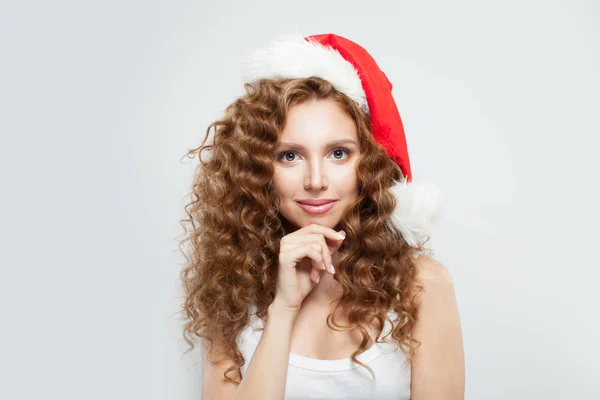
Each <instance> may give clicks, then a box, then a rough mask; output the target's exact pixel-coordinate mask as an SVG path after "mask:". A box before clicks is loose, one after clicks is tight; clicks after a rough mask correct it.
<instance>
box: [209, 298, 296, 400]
mask: <svg viewBox="0 0 600 400" xmlns="http://www.w3.org/2000/svg"><path fill="white" fill-rule="evenodd" d="M268 316H269V317H268V318H267V322H266V324H265V329H264V331H263V334H262V337H261V339H260V341H259V343H258V346H257V348H256V350H255V352H254V355H253V356H252V359H251V360H250V364H249V365H248V369H247V370H246V374H245V376H244V378H243V379H242V377H241V375H240V374H239V371H238V375H237V376H234V377H233V379H235V380H241V383H240V384H239V385H238V386H237V387H235V386H234V385H233V384H231V383H229V382H226V381H225V379H224V377H223V373H224V372H225V371H226V370H227V369H228V368H229V367H230V366H232V365H234V363H233V361H232V360H229V359H219V360H216V362H215V363H211V362H210V361H208V359H207V357H206V354H203V356H202V399H204V400H222V399H230V400H245V399H267V400H269V399H276V400H280V399H283V396H284V393H285V383H286V378H287V367H288V360H289V353H290V345H291V344H290V342H291V337H292V328H293V325H294V322H295V320H296V316H297V311H292V310H289V309H284V308H282V307H279V306H278V305H277V304H276V303H273V304H271V305H270V306H269V311H268ZM211 339H213V340H214V341H215V342H216V344H217V346H218V343H219V340H218V337H216V336H215V335H213V336H211ZM203 343H204V346H203V348H202V351H203V352H204V353H206V351H207V343H206V342H204V340H203ZM217 348H218V347H217ZM246 362H248V360H246Z"/></svg>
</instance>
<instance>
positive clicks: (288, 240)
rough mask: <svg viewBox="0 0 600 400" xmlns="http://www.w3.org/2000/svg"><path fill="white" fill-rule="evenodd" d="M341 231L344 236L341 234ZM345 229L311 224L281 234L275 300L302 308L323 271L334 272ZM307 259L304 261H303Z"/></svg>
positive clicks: (292, 306) (294, 308)
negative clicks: (337, 229)
mask: <svg viewBox="0 0 600 400" xmlns="http://www.w3.org/2000/svg"><path fill="white" fill-rule="evenodd" d="M340 234H341V236H340ZM344 237H345V232H344V231H340V232H339V233H338V232H336V231H335V230H333V229H331V228H326V227H324V226H321V225H318V224H310V225H308V226H306V227H304V228H300V229H298V230H297V231H295V232H292V233H290V234H288V235H285V236H284V237H283V238H281V242H280V246H279V267H278V271H277V287H276V290H275V300H274V301H277V302H278V304H279V305H280V306H282V307H284V308H289V309H292V310H299V309H300V306H301V305H302V301H303V300H304V298H305V297H306V296H307V295H308V293H310V291H311V290H312V289H313V287H315V285H316V284H317V282H318V281H319V278H320V276H321V271H326V272H329V273H331V274H333V273H335V271H334V270H333V264H332V255H333V254H334V253H335V252H336V251H337V250H338V249H339V248H340V246H341V245H342V243H343V240H344ZM303 260H305V261H308V262H301V261H303Z"/></svg>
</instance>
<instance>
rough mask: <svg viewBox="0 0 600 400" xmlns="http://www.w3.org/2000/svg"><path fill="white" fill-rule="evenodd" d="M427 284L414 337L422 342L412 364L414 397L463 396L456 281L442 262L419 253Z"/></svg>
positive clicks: (417, 399) (450, 398) (450, 399)
mask: <svg viewBox="0 0 600 400" xmlns="http://www.w3.org/2000/svg"><path fill="white" fill-rule="evenodd" d="M417 270H418V279H419V280H420V282H421V283H422V284H423V286H424V287H425V289H424V291H423V292H422V295H421V298H420V300H421V302H420V305H419V315H418V317H417V322H416V323H415V327H414V329H413V333H412V337H413V338H414V339H416V340H418V341H420V342H421V346H420V347H419V348H418V349H417V350H416V352H415V359H414V360H413V363H412V365H411V376H412V377H411V399H412V400H424V399H427V400H434V399H447V400H459V399H461V400H462V399H464V392H465V361H464V351H463V341H462V330H461V325H460V318H459V313H458V307H457V304H456V295H455V292H454V284H453V281H452V277H451V275H450V273H449V272H448V270H447V269H446V268H445V267H444V266H443V265H442V264H440V263H439V262H437V261H435V260H433V259H431V258H429V257H426V256H420V257H419V258H418V260H417Z"/></svg>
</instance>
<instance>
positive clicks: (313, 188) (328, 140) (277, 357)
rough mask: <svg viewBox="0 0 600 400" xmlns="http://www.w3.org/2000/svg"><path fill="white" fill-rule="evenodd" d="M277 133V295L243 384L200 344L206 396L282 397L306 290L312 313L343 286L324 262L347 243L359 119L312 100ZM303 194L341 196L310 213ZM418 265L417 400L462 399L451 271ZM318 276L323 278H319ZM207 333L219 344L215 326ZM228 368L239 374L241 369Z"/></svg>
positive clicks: (427, 261)
mask: <svg viewBox="0 0 600 400" xmlns="http://www.w3.org/2000/svg"><path fill="white" fill-rule="evenodd" d="M341 140H344V141H345V142H346V143H345V144H344V145H343V146H339V145H332V144H333V143H336V142H338V143H339V141H341ZM280 142H281V146H280V147H279V150H280V153H279V154H278V159H277V162H276V163H275V176H274V183H275V189H276V191H277V193H278V195H279V198H280V212H281V214H282V215H283V217H284V218H285V219H286V221H284V222H285V223H284V226H285V228H286V231H287V232H290V233H287V234H286V235H284V236H283V237H282V239H281V246H280V253H279V265H278V276H277V286H276V296H275V300H274V302H273V303H272V304H271V305H270V306H269V309H268V319H267V322H266V324H265V329H264V332H263V334H262V337H261V340H260V342H259V344H258V347H257V349H256V351H255V353H254V356H253V357H252V359H251V360H250V363H249V365H248V369H247V371H246V374H245V376H244V378H243V379H242V380H241V384H240V385H239V386H238V387H237V388H236V387H235V386H234V385H232V384H230V383H226V382H224V379H223V373H224V371H225V370H226V369H227V368H228V367H229V366H231V365H233V363H232V361H231V360H227V359H222V360H220V362H218V363H216V364H212V363H210V362H208V360H206V347H205V346H202V347H201V349H202V351H203V357H202V370H203V375H202V376H203V378H202V398H203V399H204V400H212V399H215V400H217V399H218V400H221V399H277V400H281V399H283V396H284V392H285V380H286V376H287V367H288V361H289V352H290V347H291V337H292V333H293V332H294V325H295V322H296V320H297V318H298V315H299V314H300V311H302V312H303V313H304V312H305V311H306V310H305V308H303V307H302V304H303V301H304V300H305V299H306V300H309V299H307V297H310V304H311V311H309V313H312V312H314V313H315V314H314V316H315V317H317V315H319V316H320V315H323V313H322V312H321V310H326V309H329V306H330V304H331V301H332V300H334V299H335V296H337V295H339V286H338V285H339V284H338V283H337V282H336V281H335V280H334V279H333V276H332V273H331V271H330V270H328V268H329V265H330V264H331V263H332V262H333V264H334V266H335V265H337V263H336V259H335V252H336V251H337V250H338V249H339V246H341V244H342V243H343V240H342V239H340V238H339V237H338V236H337V235H338V232H337V231H336V230H335V228H336V226H337V224H338V223H339V220H340V218H341V215H342V213H343V210H344V208H345V206H346V205H347V204H349V202H350V201H352V200H353V199H354V198H355V197H356V196H357V194H358V180H357V176H356V171H355V163H356V156H357V155H358V152H359V148H358V135H357V132H356V128H355V126H354V123H353V121H352V119H351V118H350V117H349V116H348V115H346V114H345V113H344V112H343V111H342V110H341V109H340V108H339V107H338V106H337V104H336V103H334V102H333V101H330V100H319V101H309V102H305V103H301V104H298V105H295V106H294V107H292V108H291V109H290V111H289V114H288V120H287V122H286V126H285V127H284V130H283V131H282V133H281V137H280ZM352 142H353V143H352ZM290 143H293V145H290ZM297 145H300V146H297ZM279 156H281V157H279ZM304 198H333V199H336V200H337V204H336V205H335V206H334V207H333V208H332V209H331V210H330V211H328V212H327V213H324V214H319V215H314V214H307V213H306V212H305V211H304V210H302V209H301V208H300V207H299V206H298V205H297V203H296V201H297V200H299V199H304ZM340 233H343V232H340ZM416 266H417V279H418V280H419V281H420V282H421V283H422V284H423V285H424V286H425V291H424V292H423V293H422V295H421V297H420V301H421V303H420V306H419V307H420V308H419V317H418V320H417V322H416V324H415V327H414V329H413V333H412V335H413V338H415V339H417V340H419V341H420V342H421V343H422V345H421V347H419V348H418V349H417V351H416V353H415V359H414V362H413V363H412V364H411V375H412V377H411V399H412V400H425V399H427V400H430V399H433V400H435V399H449V400H457V399H464V380H465V376H464V374H465V372H464V355H463V344H462V332H461V326H460V318H459V314H458V308H457V304H456V298H455V292H454V285H453V282H452V278H451V276H450V273H449V272H448V270H447V269H446V268H445V267H444V266H443V265H442V264H441V263H439V262H438V261H436V260H434V259H432V258H429V257H426V256H424V255H421V256H419V257H418V259H417V261H416ZM318 277H320V278H322V279H320V280H319V282H318V283H315V282H316V280H317V278H318ZM304 303H305V304H306V301H304ZM319 309H320V310H319ZM312 310H315V311H312ZM312 316H313V315H312V314H311V315H306V314H305V315H303V317H309V319H310V318H312ZM211 337H212V338H213V340H215V343H217V344H218V343H219V335H218V333H216V332H215V333H212V334H211ZM202 342H203V344H204V345H206V343H205V342H204V341H202ZM246 362H248V360H246ZM267 371H268V372H267ZM265 374H268V377H269V378H268V379H266V378H265V376H266V375H265ZM230 376H233V378H234V379H238V380H239V379H241V376H240V375H239V373H238V374H237V376H235V374H230Z"/></svg>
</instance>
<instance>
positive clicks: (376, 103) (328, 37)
mask: <svg viewBox="0 0 600 400" xmlns="http://www.w3.org/2000/svg"><path fill="white" fill-rule="evenodd" d="M245 67H246V71H245V80H246V81H247V82H254V81H257V80H260V79H281V78H309V77H319V78H322V79H325V80H327V81H329V82H330V83H331V84H332V85H333V86H334V87H335V88H336V90H338V91H340V92H342V93H344V94H345V95H347V96H348V97H350V98H351V99H352V100H354V101H355V102H356V104H358V105H359V107H360V108H361V109H362V110H363V111H364V112H366V113H367V114H368V115H369V116H370V119H371V126H372V134H373V137H374V139H375V141H376V142H377V143H379V144H380V145H381V146H383V148H384V149H385V150H386V152H387V154H388V155H389V156H390V158H391V159H392V160H394V162H396V164H398V165H399V166H400V169H401V170H402V174H403V175H404V176H403V180H402V181H396V182H394V184H393V185H392V186H391V187H390V188H389V190H390V191H391V192H392V193H393V194H394V196H396V208H395V209H394V211H393V213H392V215H391V218H390V221H389V224H391V225H393V226H395V227H397V228H398V230H399V231H400V232H401V233H402V236H403V237H404V239H405V240H406V241H407V242H408V243H409V244H410V245H411V246H418V245H419V244H423V243H424V242H425V241H426V240H427V238H428V233H429V227H430V226H431V225H432V224H433V223H434V222H435V221H436V220H437V218H438V217H439V214H440V201H439V198H440V196H439V191H438V190H437V188H436V187H435V186H434V185H415V184H414V183H411V182H412V172H411V168H410V159H409V156H408V148H407V146H406V137H405V135H404V127H403V125H402V120H401V118H400V114H399V112H398V108H397V107H396V102H395V101H394V98H393V97H392V83H391V82H390V81H389V80H388V78H387V76H386V75H385V74H384V72H383V71H382V70H381V69H379V67H378V66H377V63H376V62H375V60H374V59H373V57H371V55H370V54H369V53H368V52H367V51H366V50H365V49H364V48H362V47H361V46H359V45H358V44H356V43H354V42H352V41H350V40H348V39H346V38H343V37H341V36H338V35H334V34H331V33H330V34H324V35H312V36H308V37H302V36H300V35H294V36H288V37H285V38H283V39H280V40H277V41H274V42H272V43H271V44H270V45H269V46H267V47H266V48H264V49H261V50H257V51H255V52H254V53H253V54H252V55H251V56H250V58H249V59H248V62H247V65H246V66H245Z"/></svg>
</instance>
